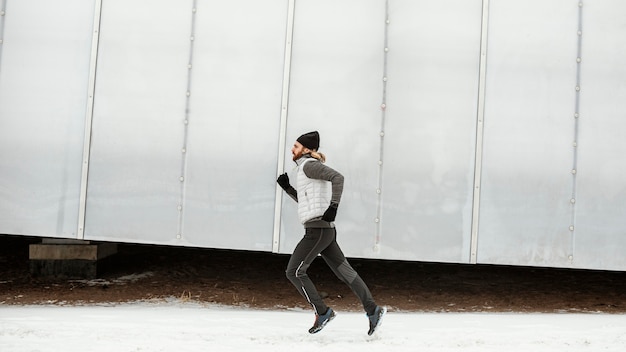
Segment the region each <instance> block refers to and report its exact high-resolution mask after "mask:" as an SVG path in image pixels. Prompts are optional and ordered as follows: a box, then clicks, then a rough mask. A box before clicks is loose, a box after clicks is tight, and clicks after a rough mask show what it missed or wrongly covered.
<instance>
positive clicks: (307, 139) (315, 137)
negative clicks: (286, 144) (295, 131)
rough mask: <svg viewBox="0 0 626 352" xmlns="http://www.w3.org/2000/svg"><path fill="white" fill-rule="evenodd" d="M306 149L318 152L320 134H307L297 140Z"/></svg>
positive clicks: (314, 132)
mask: <svg viewBox="0 0 626 352" xmlns="http://www.w3.org/2000/svg"><path fill="white" fill-rule="evenodd" d="M297 141H298V142H300V144H302V145H303V146H304V147H305V148H309V149H311V150H317V149H318V148H319V147H320V134H319V133H317V131H313V132H309V133H305V134H303V135H302V136H300V137H298V139H297Z"/></svg>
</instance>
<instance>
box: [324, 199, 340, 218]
mask: <svg viewBox="0 0 626 352" xmlns="http://www.w3.org/2000/svg"><path fill="white" fill-rule="evenodd" d="M338 207H339V204H337V203H330V206H329V207H328V209H326V211H325V212H324V215H322V220H324V221H328V222H333V221H335V218H336V217H337V208H338Z"/></svg>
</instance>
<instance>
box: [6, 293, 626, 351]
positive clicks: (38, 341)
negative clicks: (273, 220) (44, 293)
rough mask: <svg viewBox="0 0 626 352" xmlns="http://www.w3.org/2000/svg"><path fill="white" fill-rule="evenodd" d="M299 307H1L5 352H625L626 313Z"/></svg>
mask: <svg viewBox="0 0 626 352" xmlns="http://www.w3.org/2000/svg"><path fill="white" fill-rule="evenodd" d="M312 322H313V314H312V313H311V312H309V311H303V310H253V309H247V308H239V307H225V306H217V305H203V304H199V303H194V302H190V301H184V300H175V299H172V300H167V301H156V302H136V303H127V304H110V305H86V306H85V305H82V306H81V305H79V306H76V305H71V306H69V305H68V306H63V305H44V306H36V305H33V306H2V305H0V351H2V352H12V351H81V352H83V351H261V352H263V351H268V352H269V351H271V352H274V351H295V350H298V351H318V352H319V351H324V352H333V351H344V352H345V351H360V352H361V351H363V352H366V351H389V350H393V351H498V352H501V351H533V352H540V351H624V350H626V317H624V316H623V315H610V314H579V313H562V314H519V313H420V312H397V311H390V312H388V313H387V315H386V316H385V319H384V323H383V326H382V328H381V330H380V331H379V332H377V333H376V334H375V335H374V336H371V337H370V336H367V333H366V332H367V328H368V326H367V324H368V323H367V319H366V317H365V315H364V314H362V313H354V312H338V315H337V317H336V318H335V320H333V321H332V322H331V323H329V325H327V326H326V328H325V329H324V330H323V331H321V332H320V333H318V334H315V335H310V334H309V333H308V332H307V330H308V328H309V327H310V325H311V324H312Z"/></svg>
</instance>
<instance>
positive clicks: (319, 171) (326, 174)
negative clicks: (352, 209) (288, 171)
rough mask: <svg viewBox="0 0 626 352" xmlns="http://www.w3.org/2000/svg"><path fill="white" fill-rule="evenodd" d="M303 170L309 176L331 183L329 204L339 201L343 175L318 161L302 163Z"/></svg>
mask: <svg viewBox="0 0 626 352" xmlns="http://www.w3.org/2000/svg"><path fill="white" fill-rule="evenodd" d="M303 171H304V174H305V175H306V176H307V177H309V178H313V179H318V180H324V181H330V182H331V183H332V196H331V198H330V202H331V204H337V205H338V204H339V202H340V201H341V194H342V193H343V175H341V174H340V173H339V172H337V171H336V170H334V169H333V168H331V167H328V166H326V165H324V164H322V163H321V162H319V161H314V162H308V163H306V164H304V168H303Z"/></svg>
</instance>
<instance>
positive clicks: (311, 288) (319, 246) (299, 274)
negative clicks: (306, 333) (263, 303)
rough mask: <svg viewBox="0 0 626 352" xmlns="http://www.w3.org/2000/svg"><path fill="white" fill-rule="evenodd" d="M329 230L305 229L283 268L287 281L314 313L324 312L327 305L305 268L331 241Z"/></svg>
mask: <svg viewBox="0 0 626 352" xmlns="http://www.w3.org/2000/svg"><path fill="white" fill-rule="evenodd" d="M329 230H332V229H321V228H311V229H306V232H305V235H304V237H303V238H302V240H300V242H299V243H298V245H297V246H296V248H295V249H294V251H293V254H292V255H291V258H290V259H289V264H287V270H285V273H286V275H287V278H288V279H289V281H291V283H292V284H293V285H294V286H295V287H296V289H297V290H298V292H300V294H301V295H302V296H303V297H304V298H305V299H306V300H307V301H308V302H309V303H310V304H311V305H312V306H313V309H314V310H315V314H318V315H322V314H324V313H326V310H327V309H328V306H326V304H325V303H324V301H323V300H322V298H321V297H320V295H319V293H318V292H317V289H316V288H315V285H314V284H313V282H312V281H311V279H310V278H309V275H307V270H308V269H309V266H310V265H311V263H312V262H313V260H315V258H316V257H317V255H318V254H319V253H320V252H321V251H322V250H324V248H326V247H327V246H328V244H329V242H332V241H333V239H334V237H333V236H329V233H328V231H329ZM324 231H326V233H324Z"/></svg>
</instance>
